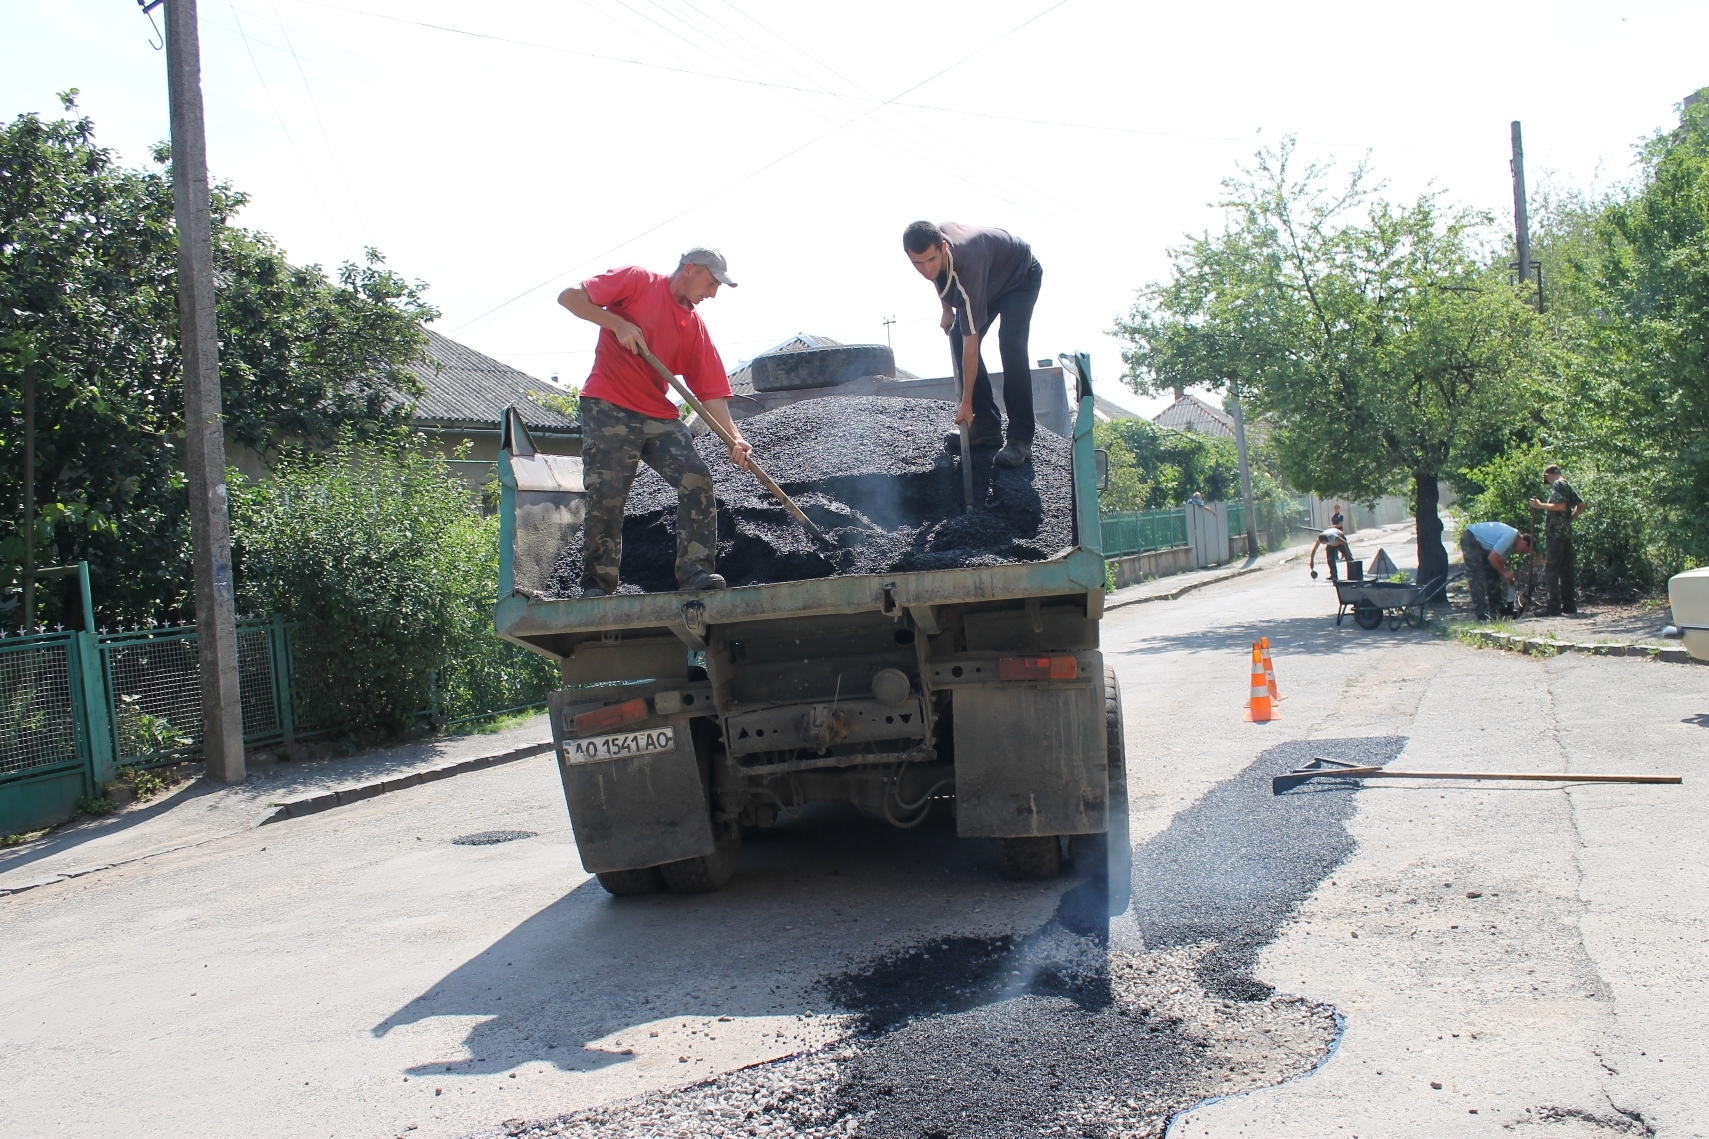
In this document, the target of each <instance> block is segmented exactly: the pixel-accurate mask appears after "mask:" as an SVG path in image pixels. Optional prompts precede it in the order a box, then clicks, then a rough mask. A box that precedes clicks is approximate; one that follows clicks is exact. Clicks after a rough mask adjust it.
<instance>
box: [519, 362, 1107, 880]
mask: <svg viewBox="0 0 1709 1139" xmlns="http://www.w3.org/2000/svg"><path fill="white" fill-rule="evenodd" d="M1062 362H1063V366H1064V368H1065V369H1066V370H1067V372H1068V373H1069V375H1070V376H1071V378H1072V380H1073V383H1074V384H1075V390H1076V391H1077V393H1078V394H1077V399H1078V411H1077V414H1076V416H1075V418H1074V420H1073V426H1072V431H1073V435H1072V479H1073V511H1074V520H1073V521H1074V536H1075V537H1074V543H1073V545H1072V546H1070V547H1069V548H1067V549H1064V550H1062V551H1061V552H1059V553H1057V554H1056V555H1055V556H1053V557H1050V558H1048V559H1047V560H1043V561H1035V562H1026V563H1017V564H1003V565H980V566H970V567H967V568H955V569H934V570H927V571H921V572H904V573H891V574H855V575H845V576H834V577H822V578H814V579H809V580H802V581H785V582H778V583H774V584H763V585H746V586H734V587H732V588H728V589H722V590H716V591H700V592H668V593H643V594H621V593H620V594H614V595H609V596H600V597H594V598H579V597H568V598H565V597H554V596H552V593H551V582H552V579H553V574H554V569H555V564H556V562H557V559H558V557H559V555H560V554H561V552H562V551H563V550H564V548H565V546H566V543H567V542H568V541H569V540H570V539H571V538H572V537H573V536H574V535H575V533H576V531H577V530H578V529H579V528H580V526H581V523H582V518H583V514H584V507H585V495H584V491H583V486H582V478H581V466H580V460H579V459H578V458H575V457H572V456H562V455H548V454H543V453H540V452H539V451H538V450H536V448H535V447H534V445H533V443H532V441H531V440H530V439H529V436H528V431H527V428H526V427H525V426H524V425H523V423H522V419H521V417H520V415H517V414H515V413H514V412H507V414H506V415H505V422H504V430H503V439H502V445H501V451H500V455H499V460H498V474H499V482H500V486H501V504H500V510H501V517H500V523H501V527H500V558H499V600H498V604H497V608H496V611H495V624H496V628H497V631H498V634H499V635H500V636H501V637H503V638H504V639H506V640H509V641H512V642H514V643H516V644H518V645H522V646H524V647H526V648H528V649H530V650H532V651H533V652H536V653H541V654H543V655H545V656H548V657H550V658H552V659H553V660H555V661H556V662H558V665H559V668H560V671H561V674H562V678H563V687H562V688H561V689H559V690H558V691H556V692H554V693H553V694H552V696H551V699H550V702H549V710H550V715H551V728H552V739H553V743H554V746H555V750H556V756H557V767H558V773H559V775H560V777H561V778H562V782H563V789H564V798H565V801H566V803H567V805H568V808H569V815H570V820H571V824H572V826H573V828H574V833H575V838H576V844H577V847H578V849H579V852H580V855H581V860H582V863H583V865H584V867H585V868H586V869H587V870H588V871H589V872H590V873H592V874H594V875H596V876H597V877H598V879H599V882H600V883H601V885H603V886H604V888H605V889H606V890H608V891H609V892H611V893H612V894H616V895H631V894H641V893H648V892H651V891H655V890H659V889H665V888H668V889H670V890H673V891H677V892H706V891H711V890H716V889H718V888H719V887H721V886H722V885H724V884H725V883H726V882H727V881H728V880H729V879H730V877H731V875H732V874H733V873H734V871H735V867H736V859H737V852H738V850H739V849H740V844H741V840H742V836H743V834H744V833H745V832H752V831H753V830H755V829H764V828H768V827H771V826H774V825H776V823H777V822H778V820H779V818H780V817H795V816H796V815H798V814H799V813H800V811H801V808H804V807H807V806H808V805H809V804H815V803H826V802H830V803H846V804H852V805H853V807H854V808H856V809H857V810H859V811H860V812H862V813H864V814H865V815H867V816H870V817H871V818H872V819H873V820H876V821H877V823H880V824H884V825H888V826H892V827H898V828H904V829H906V828H912V827H917V826H920V825H922V824H923V823H925V822H926V820H927V819H928V817H931V816H933V815H934V813H936V814H937V815H938V817H940V818H947V817H950V816H953V818H954V825H955V830H956V833H957V834H958V835H959V836H961V837H964V838H969V839H995V840H997V841H998V843H999V844H1000V846H1001V854H1002V866H1003V869H1004V871H1005V873H1007V874H1008V875H1009V876H1011V877H1014V878H1020V879H1038V878H1048V877H1052V876H1054V875H1056V874H1057V873H1059V872H1060V869H1061V867H1062V865H1063V863H1064V861H1067V862H1068V863H1070V864H1071V865H1073V866H1074V867H1076V868H1077V869H1078V870H1079V871H1081V872H1084V873H1086V874H1088V875H1091V876H1093V877H1095V878H1099V879H1102V880H1103V881H1105V882H1106V883H1107V884H1108V896H1109V899H1110V905H1111V909H1112V912H1117V913H1119V912H1120V911H1121V910H1122V909H1125V907H1126V904H1127V892H1128V882H1129V869H1128V860H1129V856H1130V849H1129V844H1128V836H1127V774H1126V760H1125V754H1124V742H1123V732H1122V707H1121V692H1120V690H1119V688H1118V687H1117V685H1116V681H1115V676H1114V673H1113V671H1112V670H1111V669H1110V668H1109V667H1108V666H1107V665H1106V664H1105V662H1104V658H1103V655H1102V653H1101V652H1100V651H1099V640H1098V625H1099V619H1100V618H1101V616H1102V614H1103V603H1104V582H1105V578H1104V558H1103V554H1102V552H1101V549H1100V541H1099V538H1100V533H1099V517H1098V490H1099V478H1100V473H1099V472H1100V469H1101V466H1102V464H1101V462H1100V460H1101V459H1102V458H1103V456H1102V455H1101V454H1099V453H1096V452H1095V451H1094V448H1093V442H1092V423H1093V410H1092V409H1093V399H1092V385H1091V366H1090V361H1089V360H1088V358H1087V356H1086V355H1085V354H1083V353H1082V354H1079V355H1078V356H1074V357H1067V356H1065V357H1062ZM815 394H816V396H818V397H825V396H835V395H837V394H839V389H838V387H837V386H836V385H826V386H821V387H818V388H817V389H816V392H815Z"/></svg>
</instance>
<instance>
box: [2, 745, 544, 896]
mask: <svg viewBox="0 0 1709 1139" xmlns="http://www.w3.org/2000/svg"><path fill="white" fill-rule="evenodd" d="M551 750H552V743H551V741H550V740H548V741H546V742H545V743H537V744H527V745H525V746H523V747H518V748H512V749H511V750H509V751H501V752H498V753H497V754H495V755H478V756H475V757H474V758H473V759H465V760H461V761H459V762H457V763H448V764H446V765H445V766H444V767H430V768H428V769H427V770H425V771H412V772H410V773H409V774H407V775H394V776H392V777H391V778H389V779H376V780H375V781H373V782H372V783H363V784H359V785H358V786H355V787H345V788H342V789H340V790H338V791H323V792H321V793H319V794H316V795H308V796H305V797H304V798H301V799H293V800H291V801H290V802H288V803H277V804H274V805H273V806H272V808H271V809H270V810H269V811H268V812H267V813H266V814H264V815H262V816H261V818H259V819H257V820H256V821H255V823H254V824H253V825H255V826H258V827H264V826H266V825H267V824H268V823H277V822H281V821H283V820H285V819H297V818H302V817H303V816H304V815H315V814H319V813H320V812H322V811H327V810H331V809H332V808H333V807H342V806H343V805H345V804H346V803H359V802H361V801H362V800H363V799H372V798H373V797H374V796H376V795H384V794H386V793H387V792H390V791H402V790H403V789H404V788H406V787H415V786H418V785H420V784H422V783H432V782H434V781H435V780H439V779H449V778H451V777H452V776H453V775H462V774H464V773H466V772H470V771H480V770H482V769H484V768H488V767H497V766H498V765H499V764H501V763H510V762H512V761H514V760H518V759H528V758H530V757H531V756H536V755H540V754H542V753H544V752H548V751H551ZM233 833H237V832H233ZM230 837H231V835H230V834H223V835H214V836H213V837H211V838H205V839H202V840H201V841H199V842H184V843H179V844H178V845H176V846H167V847H162V848H161V849H159V850H151V851H149V852H147V853H146V854H134V855H132V856H131V857H129V858H121V859H118V860H117V861H114V862H99V863H96V864H95V865H93V866H79V867H77V868H75V869H72V870H62V871H60V872H59V873H57V874H44V875H43V876H42V877H40V878H34V879H31V880H30V881H28V882H20V883H18V884H17V885H16V886H0V898H3V897H6V896H7V895H8V894H22V893H23V892H24V891H26V890H34V889H37V888H39V887H41V886H51V885H53V884H54V883H55V882H69V881H70V880H71V879H73V878H81V877H83V876H84V875H85V874H93V873H95V872H96V871H97V870H111V869H113V868H114V867H116V866H129V865H131V864H132V863H135V862H142V861H144V860H146V859H150V858H155V857H157V856H159V855H162V854H171V853H173V852H174V851H178V850H189V849H190V848H191V847H196V846H201V845H203V844H204V843H209V842H216V841H218V840H219V839H222V838H230Z"/></svg>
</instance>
